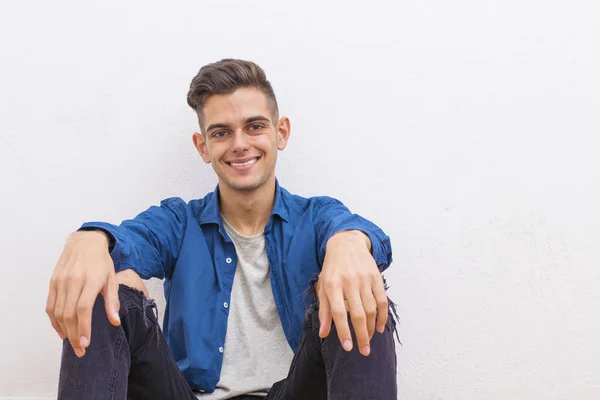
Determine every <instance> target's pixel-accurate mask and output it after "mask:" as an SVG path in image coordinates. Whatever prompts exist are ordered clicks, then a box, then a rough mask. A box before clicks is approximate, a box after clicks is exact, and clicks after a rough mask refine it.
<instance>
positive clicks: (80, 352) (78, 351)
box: [74, 348, 84, 358]
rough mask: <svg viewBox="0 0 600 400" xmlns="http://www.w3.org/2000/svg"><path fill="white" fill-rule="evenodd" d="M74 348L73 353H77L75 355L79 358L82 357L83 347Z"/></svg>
mask: <svg viewBox="0 0 600 400" xmlns="http://www.w3.org/2000/svg"><path fill="white" fill-rule="evenodd" d="M74 350H75V354H76V355H77V357H80V358H81V357H83V354H84V352H83V349H80V348H76V349H74Z"/></svg>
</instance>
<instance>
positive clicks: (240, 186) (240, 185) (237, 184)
mask: <svg viewBox="0 0 600 400" xmlns="http://www.w3.org/2000/svg"><path fill="white" fill-rule="evenodd" d="M223 181H224V182H225V183H226V184H227V186H229V187H231V188H232V189H234V190H238V191H245V192H248V191H252V190H256V189H258V188H260V187H261V186H263V185H264V184H265V183H267V182H268V181H269V177H264V176H259V177H243V178H241V179H240V177H237V179H236V178H234V179H224V180H223Z"/></svg>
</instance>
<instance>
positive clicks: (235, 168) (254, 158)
mask: <svg viewBox="0 0 600 400" xmlns="http://www.w3.org/2000/svg"><path fill="white" fill-rule="evenodd" d="M260 159H261V156H256V157H245V158H237V159H235V160H229V161H225V163H226V164H227V165H228V166H229V167H230V168H232V169H233V170H234V171H247V170H249V169H251V168H252V167H254V166H255V165H256V164H257V163H258V162H259V161H260ZM250 160H256V162H255V163H254V164H250V165H244V166H233V165H231V163H232V162H233V163H236V164H238V163H240V164H241V163H245V162H247V161H250Z"/></svg>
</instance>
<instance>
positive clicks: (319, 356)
mask: <svg viewBox="0 0 600 400" xmlns="http://www.w3.org/2000/svg"><path fill="white" fill-rule="evenodd" d="M119 299H120V301H121V310H120V317H121V326H119V327H114V326H112V325H111V324H110V322H109V321H108V318H107V316H106V312H105V311H104V300H103V298H102V296H98V300H97V301H96V304H95V305H94V309H93V313H92V337H91V344H90V347H88V349H87V351H86V355H85V356H84V357H83V358H78V357H77V356H76V355H75V353H74V351H73V349H72V348H71V345H70V343H69V341H68V340H65V341H64V343H63V353H62V362H61V367H60V379H59V385H58V399H59V400H62V399H65V400H88V399H89V400H91V399H94V400H104V399H107V400H113V399H115V400H125V399H131V400H142V399H148V400H154V399H156V400H170V399H173V400H185V399H189V400H196V397H195V395H194V392H192V391H191V390H190V388H189V386H188V384H187V382H186V380H185V378H184V377H183V375H182V374H181V372H180V371H179V368H178V367H177V364H176V363H175V360H174V359H173V357H172V355H171V353H170V351H169V348H168V347H167V343H166V342H165V339H164V337H163V334H162V331H161V330H160V327H159V325H158V321H157V317H156V315H155V312H154V310H155V305H154V301H152V300H147V299H146V298H145V297H144V295H143V294H142V292H139V291H137V290H135V289H131V288H129V287H127V286H123V285H121V286H120V287H119ZM394 331H395V320H394V318H393V316H392V315H390V316H389V318H388V324H387V327H386V330H385V332H384V333H382V334H380V333H378V332H375V335H374V336H373V339H372V340H371V354H370V355H369V356H368V357H364V356H363V355H361V354H360V353H359V352H358V349H357V347H358V346H356V345H355V346H354V348H353V350H352V351H350V352H346V351H344V350H343V349H342V347H341V344H340V343H339V340H338V338H337V333H336V331H335V327H333V329H332V331H331V333H330V335H329V336H328V337H327V338H326V339H321V338H319V335H318V332H319V318H318V306H317V304H316V303H315V304H312V305H311V306H310V308H309V310H308V311H307V313H306V317H305V319H304V324H303V333H302V339H301V341H300V345H299V346H298V349H297V350H296V353H295V355H294V359H293V361H292V365H291V367H290V370H289V373H288V377H287V378H286V379H284V380H282V381H279V382H276V383H275V384H274V385H273V387H272V388H271V390H270V392H269V394H268V395H267V397H266V398H265V399H267V400H289V399H291V400H296V399H307V400H309V399H310V400H319V399H330V400H338V399H344V400H351V399H361V400H363V399H384V400H394V399H396V398H397V389H396V353H395V343H394ZM352 335H353V339H354V343H356V337H355V336H354V332H352ZM243 398H246V397H239V399H243ZM252 398H253V397H248V399H252ZM254 399H255V398H254Z"/></svg>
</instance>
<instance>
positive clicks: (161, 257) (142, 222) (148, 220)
mask: <svg viewBox="0 0 600 400" xmlns="http://www.w3.org/2000/svg"><path fill="white" fill-rule="evenodd" d="M186 215H187V214H186V210H185V206H184V204H183V201H182V200H180V199H168V200H165V201H163V202H162V203H161V206H160V207H150V208H149V209H148V210H146V211H144V212H143V213H141V214H139V215H138V216H136V217H135V218H134V219H133V220H127V221H124V222H123V223H122V224H121V225H120V226H115V225H111V224H107V223H86V224H84V225H83V226H82V228H81V229H80V230H79V231H77V232H75V233H73V234H71V235H70V236H69V238H68V239H67V243H66V244H65V248H64V250H63V252H62V254H61V256H60V259H59V260H58V263H57V265H56V268H55V269H54V273H53V275H52V278H51V280H50V290H49V292H48V299H47V302H46V312H47V314H48V316H49V317H50V322H51V323H52V326H53V327H54V329H55V330H56V331H57V333H58V334H59V336H60V337H61V339H65V338H68V339H69V341H70V343H71V345H72V346H73V349H74V350H75V353H76V354H77V355H78V356H79V357H82V356H83V355H84V354H85V349H86V348H87V347H88V346H89V343H90V337H91V314H92V308H93V305H94V302H95V301H96V298H97V297H98V294H102V296H103V297H104V300H105V305H106V313H107V315H108V318H109V320H110V322H111V323H112V324H113V325H115V326H118V325H119V324H120V320H119V314H118V312H119V308H120V305H119V297H118V284H119V283H125V284H128V285H131V286H133V287H137V285H138V283H139V282H141V281H139V282H138V281H137V279H139V277H138V275H139V276H141V277H143V278H150V277H159V278H163V277H164V276H165V275H166V276H169V275H170V274H171V273H172V269H173V265H174V263H175V261H176V259H177V256H178V254H179V249H180V247H181V242H182V240H183V234H184V232H185V223H186ZM111 242H112V244H113V245H112V246H110V245H111ZM109 247H112V249H109ZM109 250H110V251H109ZM130 269H133V270H134V271H135V274H134V273H133V272H132V271H130ZM115 270H116V271H122V272H119V276H118V277H117V276H116V275H115Z"/></svg>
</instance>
